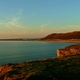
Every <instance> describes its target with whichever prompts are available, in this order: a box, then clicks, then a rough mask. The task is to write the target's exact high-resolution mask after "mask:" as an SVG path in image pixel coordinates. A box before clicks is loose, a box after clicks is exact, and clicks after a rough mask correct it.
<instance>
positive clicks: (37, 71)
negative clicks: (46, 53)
mask: <svg viewBox="0 0 80 80" xmlns="http://www.w3.org/2000/svg"><path fill="white" fill-rule="evenodd" d="M6 65H8V66H12V70H11V71H9V72H7V73H4V74H3V76H2V77H4V76H6V77H8V78H11V79H10V80H80V54H77V55H73V56H66V57H63V58H55V59H44V60H37V61H29V62H23V63H18V64H6ZM2 77H0V78H2ZM54 78H56V79H54ZM2 80H4V79H3V78H2ZM7 80H8V79H7Z"/></svg>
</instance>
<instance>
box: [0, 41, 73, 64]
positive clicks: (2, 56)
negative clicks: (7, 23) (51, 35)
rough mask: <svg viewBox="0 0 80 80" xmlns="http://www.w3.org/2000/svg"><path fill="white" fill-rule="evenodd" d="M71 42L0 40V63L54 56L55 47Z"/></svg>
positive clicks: (61, 46)
mask: <svg viewBox="0 0 80 80" xmlns="http://www.w3.org/2000/svg"><path fill="white" fill-rule="evenodd" d="M71 44H72V43H67V42H33V41H0V65H2V64H6V63H17V62H24V61H28V60H39V59H44V58H56V57H57V49H60V48H64V47H65V46H68V45H71Z"/></svg>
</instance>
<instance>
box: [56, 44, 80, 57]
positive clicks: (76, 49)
mask: <svg viewBox="0 0 80 80" xmlns="http://www.w3.org/2000/svg"><path fill="white" fill-rule="evenodd" d="M74 54H80V44H76V45H71V46H67V47H65V48H64V49H58V50H57V56H58V57H64V56H67V55H74Z"/></svg>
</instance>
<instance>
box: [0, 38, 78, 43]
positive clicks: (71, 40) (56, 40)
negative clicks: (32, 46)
mask: <svg viewBox="0 0 80 80" xmlns="http://www.w3.org/2000/svg"><path fill="white" fill-rule="evenodd" d="M0 41H34V42H80V39H67V40H64V39H54V40H49V39H48V40H36V39H35V40H27V39H0Z"/></svg>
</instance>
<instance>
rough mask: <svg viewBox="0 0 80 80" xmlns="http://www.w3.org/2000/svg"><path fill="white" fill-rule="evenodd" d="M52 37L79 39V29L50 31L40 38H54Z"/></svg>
mask: <svg viewBox="0 0 80 80" xmlns="http://www.w3.org/2000/svg"><path fill="white" fill-rule="evenodd" d="M54 39H65V40H66V39H80V31H74V32H69V33H52V34H49V35H48V36H46V37H44V38H42V40H54Z"/></svg>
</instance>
